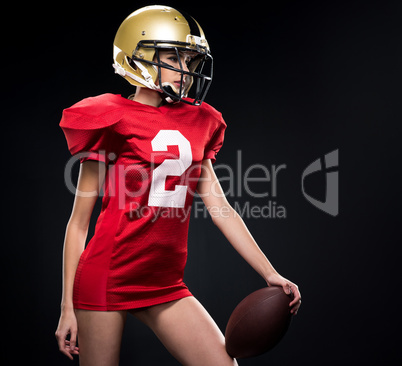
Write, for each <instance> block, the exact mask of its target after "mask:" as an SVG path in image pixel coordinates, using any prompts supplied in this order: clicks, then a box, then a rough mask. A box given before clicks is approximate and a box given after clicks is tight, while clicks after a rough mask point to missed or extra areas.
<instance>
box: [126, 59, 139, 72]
mask: <svg viewBox="0 0 402 366" xmlns="http://www.w3.org/2000/svg"><path fill="white" fill-rule="evenodd" d="M125 58H126V60H127V63H128V64H129V65H130V67H131V68H132V69H133V70H136V71H137V69H138V67H137V65H136V64H135V62H134V60H133V59H132V58H131V57H128V56H126V57H125Z"/></svg>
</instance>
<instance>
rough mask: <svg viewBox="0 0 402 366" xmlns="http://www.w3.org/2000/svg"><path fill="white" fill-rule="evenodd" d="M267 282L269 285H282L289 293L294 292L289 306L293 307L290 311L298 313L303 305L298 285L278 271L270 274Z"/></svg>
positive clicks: (294, 313)
mask: <svg viewBox="0 0 402 366" xmlns="http://www.w3.org/2000/svg"><path fill="white" fill-rule="evenodd" d="M267 283H268V286H281V287H282V288H283V291H285V293H286V294H287V295H290V294H291V293H292V294H293V300H292V301H291V302H290V304H289V306H290V307H291V311H290V312H291V313H292V314H293V315H296V314H297V312H298V311H299V308H300V305H301V295H300V291H299V288H298V286H297V285H296V284H294V283H293V282H291V281H289V280H287V279H286V278H284V277H282V276H281V275H280V274H278V273H275V274H272V275H271V276H269V277H268V279H267Z"/></svg>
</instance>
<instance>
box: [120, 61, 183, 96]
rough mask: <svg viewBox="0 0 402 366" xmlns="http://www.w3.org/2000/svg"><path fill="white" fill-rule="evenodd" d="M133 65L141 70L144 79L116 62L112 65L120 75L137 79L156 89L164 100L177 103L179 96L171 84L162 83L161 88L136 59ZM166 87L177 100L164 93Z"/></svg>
mask: <svg viewBox="0 0 402 366" xmlns="http://www.w3.org/2000/svg"><path fill="white" fill-rule="evenodd" d="M134 63H135V65H136V66H137V67H138V68H139V69H140V70H141V74H142V76H143V77H144V79H145V80H143V79H141V78H140V77H138V76H137V75H135V74H133V73H131V72H130V71H127V70H126V69H124V68H123V67H121V66H120V65H119V64H118V63H117V62H115V63H114V64H113V65H112V66H113V68H114V72H115V73H116V74H118V75H120V76H122V77H125V76H128V77H130V78H131V79H133V80H135V81H137V82H138V83H140V84H141V85H143V86H145V87H146V88H149V89H152V90H156V91H158V92H160V93H161V94H162V95H163V99H165V100H166V102H168V103H177V102H179V99H180V97H179V96H178V93H177V89H176V88H175V87H174V85H173V84H171V83H168V82H166V83H163V84H162V88H161V87H160V86H158V85H156V84H155V83H154V81H153V80H152V76H151V75H150V73H149V72H148V70H147V69H146V68H145V67H144V66H143V65H142V64H141V63H140V62H138V61H134ZM164 89H167V92H168V93H170V94H175V95H177V100H174V99H172V98H171V97H170V96H169V95H168V94H166V93H165V90H164Z"/></svg>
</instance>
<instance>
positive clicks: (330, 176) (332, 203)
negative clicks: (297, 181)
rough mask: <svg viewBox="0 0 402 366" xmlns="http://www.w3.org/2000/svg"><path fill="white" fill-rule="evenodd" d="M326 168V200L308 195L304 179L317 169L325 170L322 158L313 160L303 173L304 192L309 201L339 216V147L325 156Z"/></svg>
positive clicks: (328, 212) (330, 213)
mask: <svg viewBox="0 0 402 366" xmlns="http://www.w3.org/2000/svg"><path fill="white" fill-rule="evenodd" d="M324 165H325V167H324V169H325V172H326V174H325V175H326V186H325V201H324V202H322V201H319V200H317V199H315V198H313V197H311V196H310V195H308V194H307V193H306V191H305V188H304V179H305V178H306V177H307V176H309V175H310V174H313V173H315V172H317V171H321V170H323V168H322V164H321V159H320V158H318V159H317V160H315V161H313V162H312V163H311V164H310V165H309V166H308V167H307V168H306V169H305V170H304V171H303V174H302V192H303V195H304V197H306V199H307V201H309V202H310V203H311V204H312V205H313V206H315V207H317V208H318V209H320V210H322V211H324V212H326V213H327V214H329V215H331V216H337V215H338V213H339V173H338V169H335V170H334V168H337V167H338V165H339V156H338V149H336V150H334V151H332V152H330V153H328V154H326V155H325V156H324Z"/></svg>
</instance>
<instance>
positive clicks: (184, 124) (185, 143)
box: [56, 6, 300, 366]
mask: <svg viewBox="0 0 402 366" xmlns="http://www.w3.org/2000/svg"><path fill="white" fill-rule="evenodd" d="M114 60H115V63H114V67H115V70H116V72H117V73H118V74H120V75H121V76H123V77H124V78H125V79H126V80H128V81H129V82H130V83H131V84H133V85H135V86H137V89H136V93H135V95H133V96H131V97H129V98H128V99H125V98H123V97H121V96H119V95H112V94H104V95H100V96H97V97H94V98H87V99H84V100H82V101H81V102H79V103H77V104H75V105H74V106H72V107H70V108H68V109H66V110H64V112H63V118H62V121H61V123H60V126H61V127H62V128H63V131H64V133H65V135H66V138H67V142H68V146H69V149H70V151H71V153H72V154H73V155H76V154H79V153H81V155H80V157H81V165H80V174H79V178H78V184H77V193H76V197H75V201H74V206H73V210H72V214H71V217H70V220H69V222H68V225H67V229H66V237H65V243H64V255H63V258H64V259H63V264H64V265H63V295H62V303H61V316H60V320H59V325H58V328H57V331H56V338H57V341H58V344H59V349H60V351H61V352H62V353H64V354H65V355H66V356H68V357H69V358H71V359H72V355H74V354H79V355H80V363H81V365H83V366H88V365H96V366H101V365H105V366H106V365H107V366H111V365H117V364H118V360H119V352H120V343H121V337H122V332H123V327H124V323H125V320H126V316H127V314H128V313H130V314H132V315H134V316H135V317H137V318H138V319H140V320H141V321H143V322H144V323H145V324H147V325H148V326H149V327H150V328H151V329H152V330H153V331H154V332H155V334H156V335H157V336H158V338H159V339H160V340H161V341H162V343H163V344H164V345H165V347H166V348H167V349H168V350H169V351H170V352H171V354H172V355H173V356H174V357H175V358H176V359H177V360H178V361H179V362H181V363H182V364H184V365H221V366H224V365H236V364H237V363H236V360H234V359H232V358H231V357H230V356H229V355H228V354H227V353H226V351H225V341H224V337H223V335H222V333H221V331H220V330H219V328H218V327H217V325H216V324H215V322H214V321H213V320H212V318H211V317H210V316H209V314H208V313H207V312H206V310H205V309H204V308H203V307H202V305H201V304H200V303H199V302H198V301H197V300H196V299H195V298H194V297H193V296H192V294H191V292H190V291H189V290H188V288H187V286H186V285H185V284H184V282H183V271H184V266H185V262H186V256H187V233H188V222H189V215H188V213H189V212H190V211H189V210H190V209H191V204H192V201H193V196H194V192H197V193H198V194H199V195H200V196H201V197H202V199H203V201H204V203H205V205H206V207H207V208H208V210H210V214H211V216H212V219H213V222H214V223H215V224H216V225H217V226H218V228H219V229H220V230H221V231H222V233H223V234H224V235H225V236H226V238H227V239H228V241H229V242H230V243H231V244H232V245H233V247H234V248H235V249H236V250H237V251H238V252H239V253H240V255H241V256H242V257H243V258H244V259H245V260H246V261H247V262H248V263H249V264H250V265H251V266H252V267H253V268H254V269H255V270H256V271H257V272H258V273H259V274H260V275H261V276H262V277H263V278H264V279H265V280H266V282H267V284H268V285H277V286H282V287H283V289H284V291H285V292H286V293H288V294H289V293H290V292H293V294H294V299H293V301H292V302H291V303H290V309H291V310H290V311H291V312H292V313H293V314H296V313H297V310H298V308H299V306H300V293H299V290H298V288H297V286H296V285H295V284H294V283H292V282H290V281H289V280H287V279H285V278H283V277H282V276H280V275H279V274H278V273H277V272H276V271H275V269H274V268H273V267H272V265H271V264H270V262H269V261H268V259H267V258H266V257H265V255H264V254H263V253H262V252H261V250H260V249H259V247H258V245H257V244H256V243H255V241H254V239H253V237H252V236H251V234H250V233H249V231H248V230H247V228H246V226H245V224H244V222H243V221H242V219H241V217H240V216H239V215H237V214H236V213H235V211H234V210H233V208H232V207H231V206H230V204H229V203H228V202H227V200H226V198H225V195H224V193H223V191H222V188H221V187H220V185H219V182H218V181H217V177H216V175H215V173H214V170H213V167H212V163H213V162H214V161H215V158H216V154H217V152H218V151H219V149H220V147H221V146H222V143H223V137H224V131H225V128H226V124H225V122H224V121H223V119H222V116H221V114H220V113H218V112H217V111H216V110H215V109H213V108H212V107H211V106H209V105H208V104H206V103H203V100H204V98H205V95H206V92H207V91H208V88H209V85H210V82H211V79H212V77H211V76H212V57H211V56H210V53H209V46H208V43H207V41H206V39H205V36H204V33H203V31H202V29H201V27H200V26H199V25H198V23H197V22H196V21H195V20H194V19H193V18H191V17H190V16H188V15H187V14H185V13H183V12H178V11H177V10H175V9H173V8H169V7H164V6H150V7H145V8H142V9H139V10H137V11H136V12H134V13H132V14H131V15H130V16H129V17H128V18H126V20H125V21H124V22H123V23H122V25H121V26H120V28H119V30H118V32H117V34H116V38H115V41H114ZM208 63H210V65H208ZM201 70H204V71H201ZM205 70H207V71H208V72H209V73H208V72H206V71H205ZM193 84H195V89H196V90H195V94H194V98H193V99H191V98H187V94H188V92H189V90H190V88H191V86H192V85H193ZM102 186H103V189H104V197H103V201H102V209H101V213H100V215H99V217H98V221H97V224H96V229H95V234H94V236H93V238H92V239H91V241H90V242H89V244H88V246H87V248H86V249H85V250H84V248H85V241H86V237H87V231H88V225H89V221H90V217H91V214H92V210H93V207H94V204H95V201H96V199H97V197H98V194H99V192H100V189H101V187H102ZM211 208H213V209H211ZM223 213H224V214H223ZM195 329H196V330H197V331H194V330H195ZM68 334H69V337H70V340H67V338H68V337H67V336H68ZM77 335H78V339H79V349H78V347H77V346H76V345H77Z"/></svg>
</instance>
